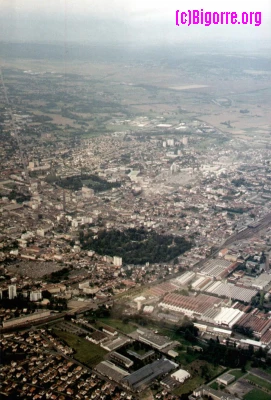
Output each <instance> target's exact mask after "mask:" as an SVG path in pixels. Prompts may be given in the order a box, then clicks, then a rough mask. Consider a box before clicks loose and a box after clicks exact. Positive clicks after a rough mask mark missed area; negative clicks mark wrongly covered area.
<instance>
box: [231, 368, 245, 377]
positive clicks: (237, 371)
mask: <svg viewBox="0 0 271 400" xmlns="http://www.w3.org/2000/svg"><path fill="white" fill-rule="evenodd" d="M229 374H231V375H233V376H235V378H236V379H240V378H242V376H244V375H245V374H246V372H242V371H241V370H240V369H235V370H233V371H230V372H229Z"/></svg>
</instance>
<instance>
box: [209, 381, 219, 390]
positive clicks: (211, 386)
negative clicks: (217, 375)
mask: <svg viewBox="0 0 271 400" xmlns="http://www.w3.org/2000/svg"><path fill="white" fill-rule="evenodd" d="M209 386H210V388H212V389H215V390H219V384H218V383H217V382H213V383H212V384H211V385H209Z"/></svg>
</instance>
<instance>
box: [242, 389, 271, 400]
mask: <svg viewBox="0 0 271 400" xmlns="http://www.w3.org/2000/svg"><path fill="white" fill-rule="evenodd" d="M244 400H270V394H268V393H265V392H263V391H262V390H259V389H253V390H251V391H250V392H248V393H247V394H246V395H245V396H244Z"/></svg>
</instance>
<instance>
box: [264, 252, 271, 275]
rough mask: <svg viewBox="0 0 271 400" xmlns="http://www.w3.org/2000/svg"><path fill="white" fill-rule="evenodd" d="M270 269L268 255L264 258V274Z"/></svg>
mask: <svg viewBox="0 0 271 400" xmlns="http://www.w3.org/2000/svg"><path fill="white" fill-rule="evenodd" d="M269 269H270V253H267V254H266V256H265V272H269Z"/></svg>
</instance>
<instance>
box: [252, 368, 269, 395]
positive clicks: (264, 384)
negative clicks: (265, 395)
mask: <svg viewBox="0 0 271 400" xmlns="http://www.w3.org/2000/svg"><path fill="white" fill-rule="evenodd" d="M246 379H247V380H249V381H250V382H253V383H255V384H256V385H259V386H261V387H263V388H265V389H268V390H270V391H271V383H269V382H267V381H265V380H264V379H261V378H259V377H258V376H255V375H252V374H249V375H247V376H246ZM269 396H270V397H269V398H271V394H270V395H269Z"/></svg>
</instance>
